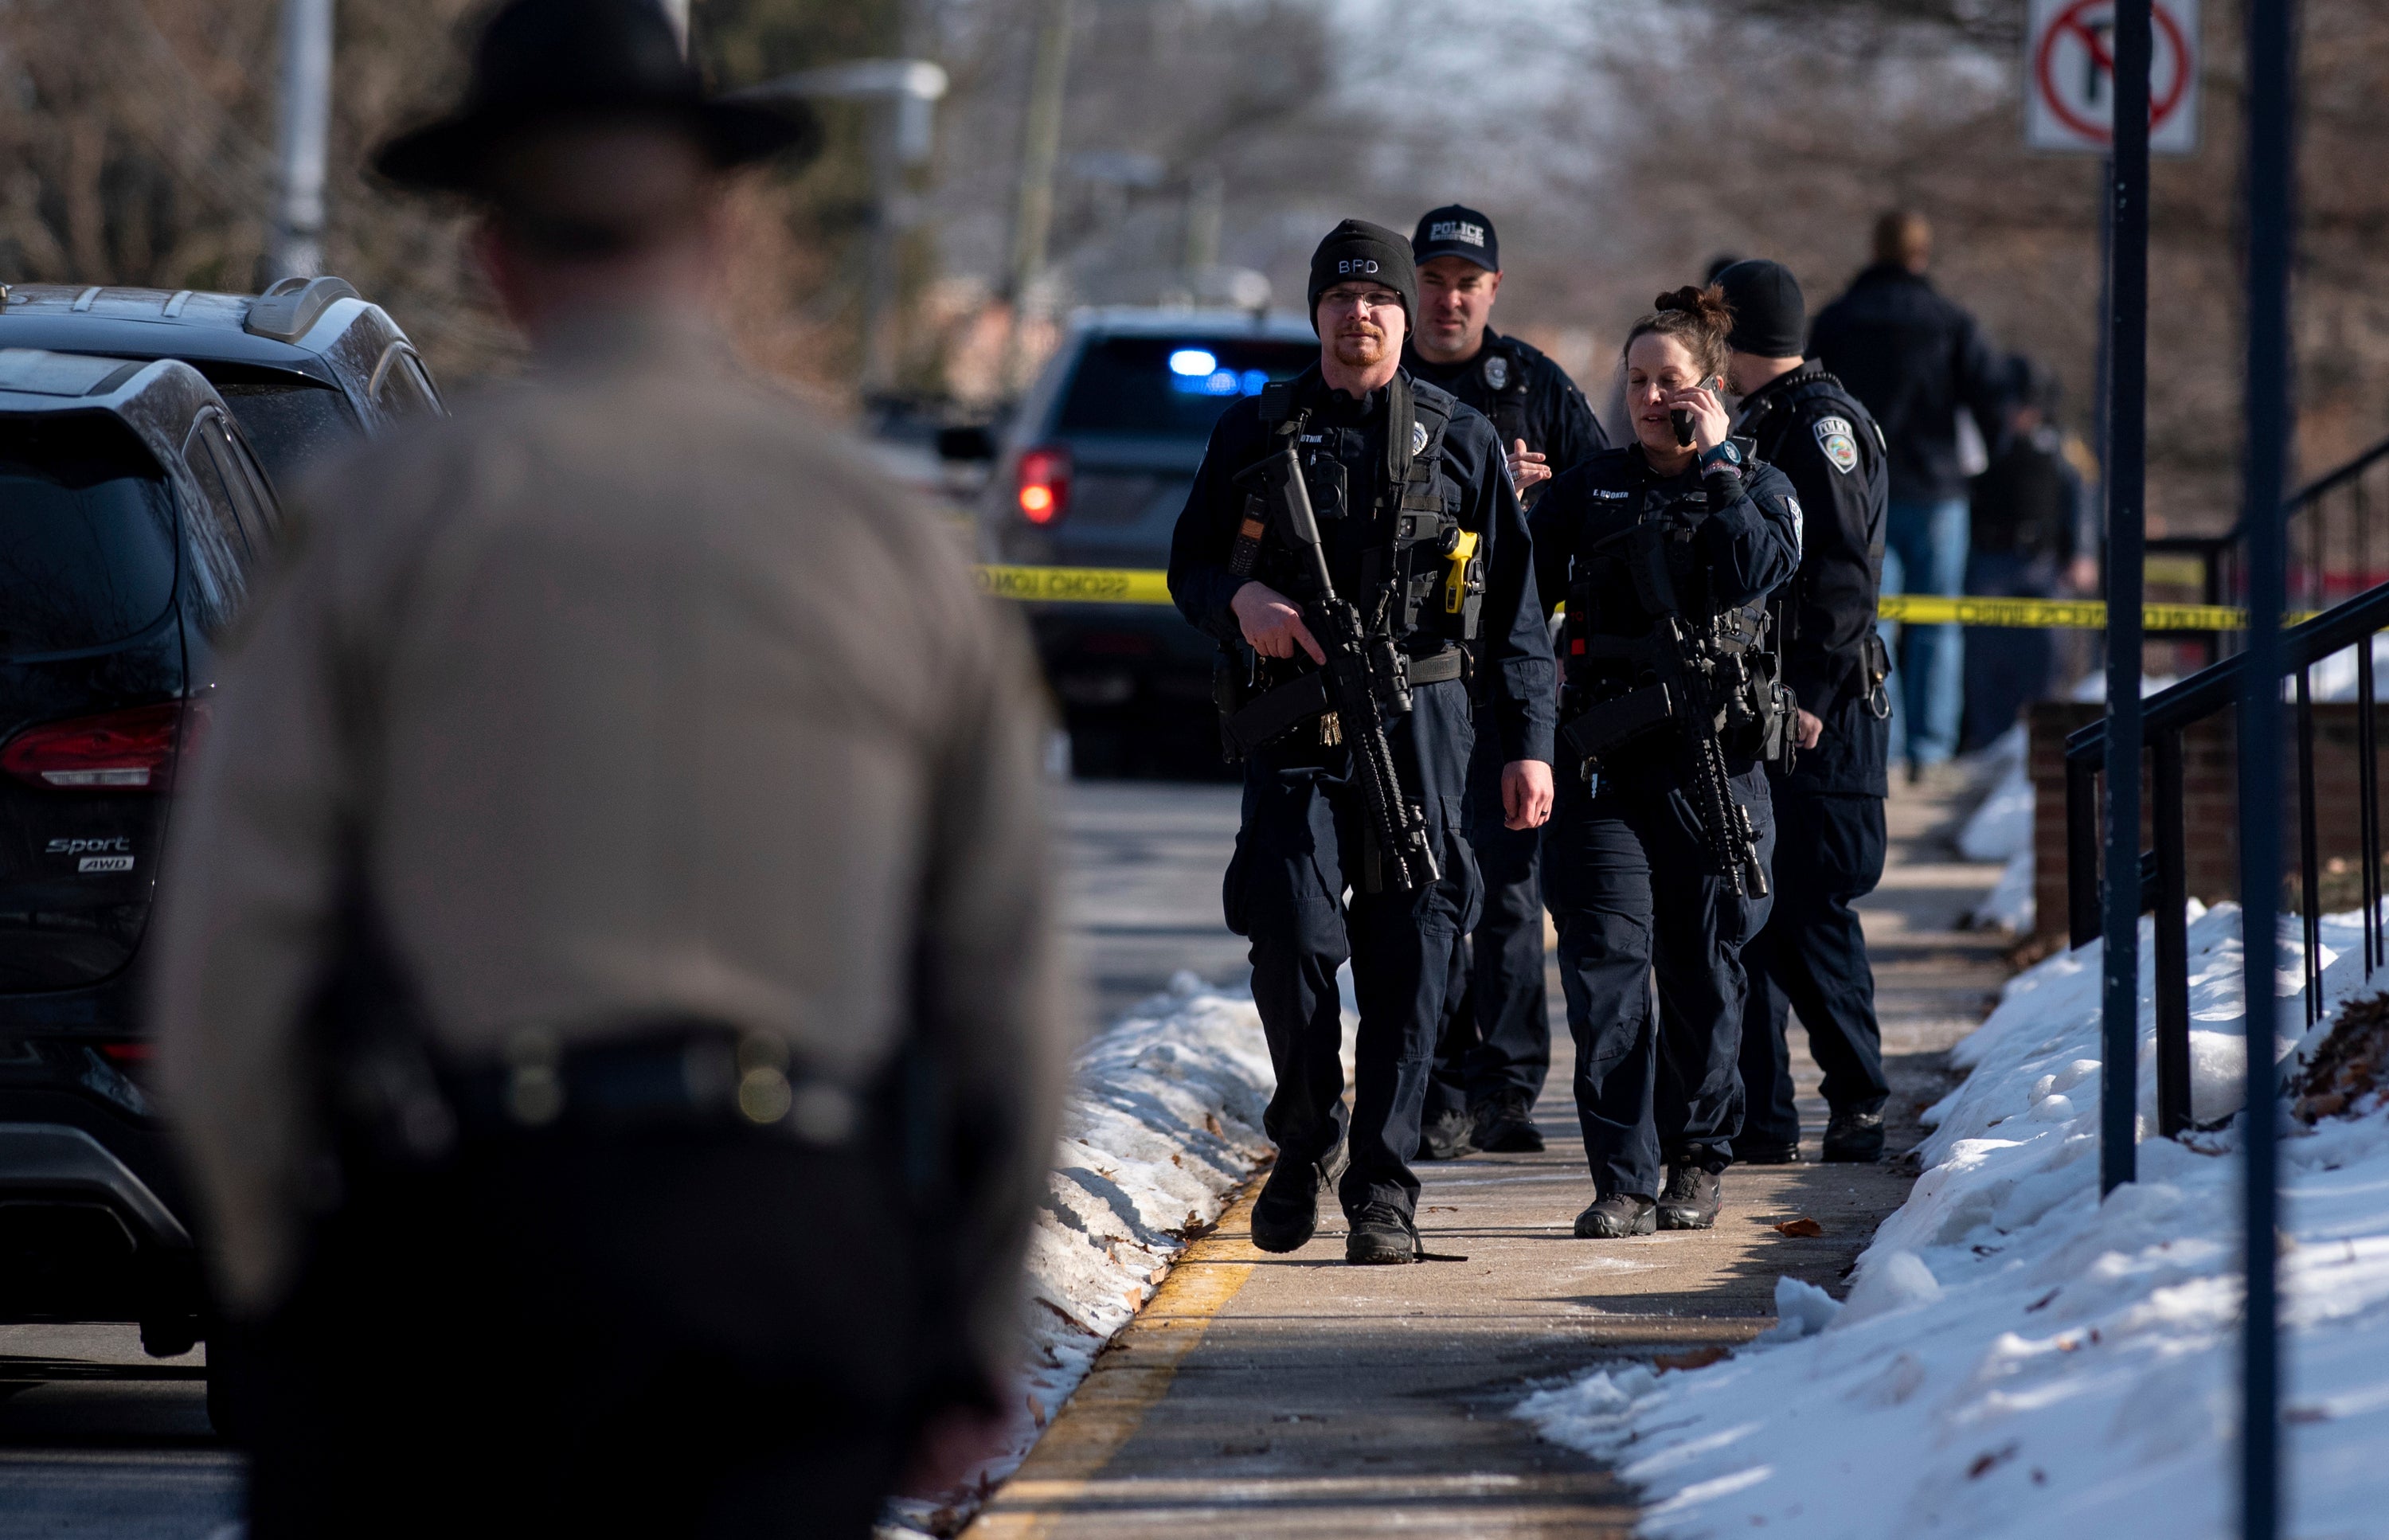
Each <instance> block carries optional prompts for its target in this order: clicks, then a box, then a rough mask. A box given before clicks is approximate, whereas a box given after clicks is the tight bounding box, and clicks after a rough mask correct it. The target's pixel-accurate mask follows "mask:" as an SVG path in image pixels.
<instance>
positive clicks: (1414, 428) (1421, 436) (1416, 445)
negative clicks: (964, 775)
mask: <svg viewBox="0 0 2389 1540" xmlns="http://www.w3.org/2000/svg"><path fill="white" fill-rule="evenodd" d="M1411 452H1412V454H1424V452H1426V424H1424V423H1412V424H1411Z"/></svg>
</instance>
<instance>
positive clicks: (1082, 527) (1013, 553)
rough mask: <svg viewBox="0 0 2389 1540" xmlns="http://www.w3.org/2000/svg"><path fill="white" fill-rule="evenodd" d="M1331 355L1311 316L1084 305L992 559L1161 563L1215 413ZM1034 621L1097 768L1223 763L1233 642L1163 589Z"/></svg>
mask: <svg viewBox="0 0 2389 1540" xmlns="http://www.w3.org/2000/svg"><path fill="white" fill-rule="evenodd" d="M1318 356H1319V340H1318V338H1317V337H1315V336H1313V335H1312V333H1311V330H1310V326H1309V323H1307V322H1305V321H1304V320H1303V319H1302V318H1301V317H1299V316H1271V315H1262V314H1256V313H1254V312H1244V311H1162V310H1099V311H1088V312H1080V314H1079V315H1078V316H1076V317H1074V318H1073V320H1072V323H1071V325H1070V328H1069V331H1068V333H1067V336H1066V337H1065V338H1064V340H1063V343H1062V346H1061V348H1060V349H1059V350H1057V351H1056V352H1055V353H1054V358H1053V360H1052V361H1051V362H1050V363H1048V364H1047V365H1046V366H1045V369H1044V371H1043V372H1042V373H1041V375H1039V377H1038V380H1037V383H1036V384H1035V385H1034V386H1032V387H1031V388H1030V389H1029V391H1028V394H1027V395H1026V396H1025V397H1024V398H1022V400H1021V402H1020V406H1019V409H1018V411H1017V412H1016V413H1015V414H1014V416H1013V419H1012V422H1013V426H1012V430H1011V432H1010V433H1009V435H1008V436H1007V442H1006V443H1005V445H1004V447H1003V454H1002V456H1001V458H1000V459H999V460H998V461H997V465H996V468H995V474H994V476H993V477H991V478H990V481H989V490H988V492H987V495H986V497H985V498H984V500H983V501H982V503H981V505H980V508H979V515H978V522H979V544H980V550H981V554H982V556H983V559H985V560H988V561H991V562H1001V563H1006V564H1018V565H1028V566H1095V567H1135V568H1148V569H1150V568H1157V567H1162V566H1168V565H1169V536H1170V531H1171V530H1172V529H1173V528H1175V527H1176V525H1177V523H1178V515H1179V513H1180V511H1181V510H1182V509H1183V508H1184V507H1185V505H1186V492H1187V489H1188V488H1189V487H1190V486H1191V485H1193V483H1194V469H1195V467H1196V466H1197V465H1200V464H1201V463H1202V459H1203V446H1204V445H1205V443H1206V442H1207V440H1208V439H1209V438H1210V434H1211V426H1212V425H1213V424H1214V423H1216V422H1218V421H1219V418H1220V413H1222V412H1223V411H1225V410H1226V409H1227V407H1228V404H1229V403H1230V402H1231V401H1238V400H1241V399H1242V398H1244V397H1246V396H1257V395H1258V394H1260V391H1261V387H1262V386H1264V385H1266V384H1268V383H1269V382H1270V381H1271V380H1279V379H1290V378H1292V377H1293V376H1294V375H1297V374H1300V373H1301V372H1302V371H1303V369H1304V368H1306V367H1307V366H1308V365H1309V363H1311V362H1312V361H1313V360H1315V359H1316V358H1318ZM1029 624H1030V626H1031V629H1032V630H1034V632H1035V634H1036V638H1037V648H1038V652H1039V655H1041V657H1042V658H1043V659H1044V663H1045V670H1046V677H1047V679H1048V681H1050V682H1051V684H1052V686H1053V690H1054V696H1055V698H1056V699H1057V700H1058V701H1059V703H1060V705H1061V707H1062V712H1063V718H1064V720H1065V722H1066V724H1067V726H1068V728H1069V730H1070V737H1071V753H1072V758H1073V762H1074V766H1075V768H1076V769H1077V770H1080V772H1082V773H1088V774H1096V775H1105V774H1121V773H1128V774H1161V775H1176V776H1188V775H1194V776H1212V775H1217V774H1219V773H1220V747H1219V743H1220V740H1219V732H1218V730H1217V727H1216V725H1215V724H1214V722H1213V720H1212V717H1211V705H1210V700H1211V663H1212V658H1213V655H1214V654H1215V652H1216V650H1217V649H1216V645H1215V644H1214V643H1212V642H1211V641H1210V640H1209V639H1208V638H1207V637H1206V636H1204V635H1203V633H1202V632H1200V631H1198V630H1195V629H1194V627H1192V626H1190V625H1188V624H1187V623H1186V622H1185V620H1184V619H1183V618H1182V617H1180V616H1179V614H1178V612H1177V611H1176V610H1174V609H1171V608H1169V607H1168V606H1165V605H1032V606H1030V614H1029Z"/></svg>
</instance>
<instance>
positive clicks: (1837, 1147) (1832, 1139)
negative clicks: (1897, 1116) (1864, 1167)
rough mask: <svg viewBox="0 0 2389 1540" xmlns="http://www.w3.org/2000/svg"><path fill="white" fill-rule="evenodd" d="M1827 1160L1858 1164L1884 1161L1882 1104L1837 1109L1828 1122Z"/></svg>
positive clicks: (1826, 1125) (1826, 1124) (1826, 1127)
mask: <svg viewBox="0 0 2389 1540" xmlns="http://www.w3.org/2000/svg"><path fill="white" fill-rule="evenodd" d="M1825 1158H1826V1159H1827V1160H1829V1161H1850V1162H1859V1163H1865V1162H1872V1161H1879V1160H1881V1159H1883V1111H1882V1108H1881V1105H1880V1104H1878V1105H1876V1106H1873V1107H1836V1108H1834V1109H1833V1116H1832V1117H1830V1118H1828V1119H1826V1121H1825Z"/></svg>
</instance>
